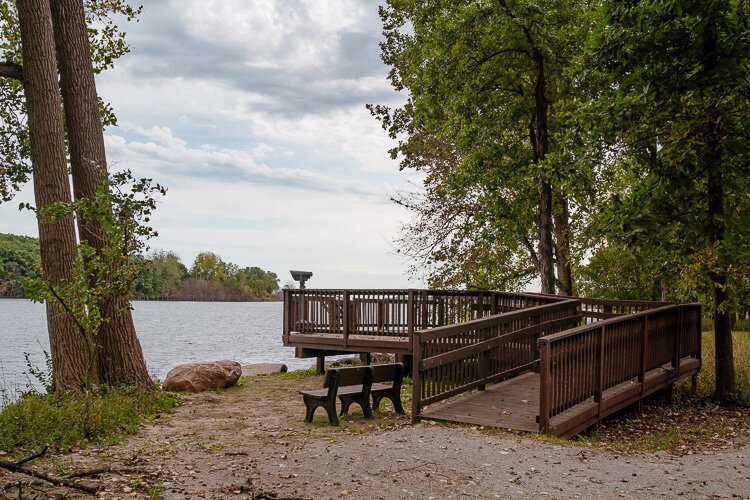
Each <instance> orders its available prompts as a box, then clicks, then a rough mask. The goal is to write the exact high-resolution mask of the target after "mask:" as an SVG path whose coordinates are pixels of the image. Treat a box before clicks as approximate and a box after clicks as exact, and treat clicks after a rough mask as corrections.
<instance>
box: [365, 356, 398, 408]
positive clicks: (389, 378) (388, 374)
mask: <svg viewBox="0 0 750 500" xmlns="http://www.w3.org/2000/svg"><path fill="white" fill-rule="evenodd" d="M372 370H373V373H372V387H371V388H370V394H371V395H372V408H373V409H374V410H376V411H377V410H378V409H379V408H380V402H381V401H382V400H383V398H388V399H390V400H391V402H392V403H393V409H394V410H396V413H398V414H401V415H404V414H405V412H404V407H403V406H401V382H402V380H403V378H404V365H403V364H402V363H390V364H387V365H375V366H373V367H372ZM382 382H393V383H392V384H391V385H386V384H383V383H382Z"/></svg>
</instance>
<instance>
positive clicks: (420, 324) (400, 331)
mask: <svg viewBox="0 0 750 500" xmlns="http://www.w3.org/2000/svg"><path fill="white" fill-rule="evenodd" d="M560 300H562V299H559V298H556V297H554V296H549V297H546V296H540V295H535V294H525V293H505V292H483V291H460V290H459V291H455V290H451V291H447V290H413V289H412V290H320V289H309V290H284V341H285V343H286V344H287V345H291V344H293V342H290V340H291V335H314V334H323V335H326V336H339V337H341V338H342V342H343V344H346V343H347V342H346V340H347V339H348V338H349V337H350V336H352V335H364V336H369V337H376V338H383V339H385V340H398V339H403V341H404V342H408V343H410V342H411V335H412V333H413V332H414V331H415V330H424V329H428V328H435V327H439V326H443V325H450V324H456V323H463V322H466V321H471V320H474V319H477V318H482V317H484V316H489V315H491V314H496V313H498V312H504V311H512V310H517V309H522V308H526V307H533V306H537V305H542V304H551V303H555V302H559V301H560ZM341 347H344V345H342V346H341Z"/></svg>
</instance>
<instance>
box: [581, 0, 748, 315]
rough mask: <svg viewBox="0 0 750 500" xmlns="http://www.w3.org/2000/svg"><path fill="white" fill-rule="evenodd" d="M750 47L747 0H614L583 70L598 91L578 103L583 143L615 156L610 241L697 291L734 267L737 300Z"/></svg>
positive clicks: (743, 254) (608, 187)
mask: <svg viewBox="0 0 750 500" xmlns="http://www.w3.org/2000/svg"><path fill="white" fill-rule="evenodd" d="M748 54H750V21H749V20H748V16H747V4H746V3H745V2H738V1H710V2H687V1H671V2H652V1H645V0H644V1H639V2H627V3H607V4H606V5H605V8H604V9H603V11H602V19H601V25H600V28H599V31H598V33H597V35H596V36H595V37H592V39H591V41H590V43H589V47H588V49H587V52H586V54H585V55H584V56H582V58H581V63H580V66H581V67H580V69H579V72H580V74H581V77H582V81H583V82H585V84H586V85H590V86H591V87H592V88H595V89H596V92H591V93H590V95H589V96H588V97H587V99H584V100H581V101H579V105H578V106H574V107H573V109H574V114H575V115H576V121H577V123H578V124H579V125H580V127H579V128H578V130H579V131H580V132H582V137H584V138H585V140H584V141H583V142H582V146H583V147H584V148H586V149H588V150H589V151H598V152H599V154H600V156H602V157H603V156H607V157H608V161H607V162H604V163H602V164H601V166H600V170H599V171H598V174H599V178H600V179H601V181H602V182H601V183H600V184H601V185H602V187H603V190H602V191H603V193H602V196H600V197H599V200H598V202H599V203H598V205H597V206H596V211H597V212H599V214H600V216H599V217H598V219H599V221H598V224H599V225H600V226H599V227H600V228H601V231H602V233H603V234H605V235H606V236H607V238H608V240H609V244H610V245H611V246H615V247H620V248H627V249H628V250H630V251H632V252H633V254H634V255H636V256H638V257H641V256H646V257H647V258H648V259H650V260H655V259H654V258H653V257H652V256H658V257H659V258H660V259H661V260H662V262H663V263H664V264H669V265H671V267H672V268H673V269H675V271H673V272H674V275H675V276H676V277H677V278H678V279H677V282H676V283H675V285H674V287H673V289H682V291H683V293H686V292H687V293H690V294H691V295H692V296H693V297H694V298H703V299H706V300H708V301H710V300H711V295H710V289H711V280H712V279H715V278H710V276H712V275H714V276H717V275H720V274H726V275H727V277H728V280H729V281H728V283H727V284H726V285H720V286H722V287H724V286H726V287H727V289H728V291H729V292H730V296H731V298H732V303H726V304H722V307H730V308H734V307H736V305H737V303H742V302H743V301H747V288H748V287H747V282H748V274H749V273H750V246H749V245H748V241H750V198H748V196H747V193H748V189H750V162H749V161H748V159H750V147H748V144H750V132H749V130H750V127H749V126H750V114H749V113H748V110H750V97H749V96H750V56H749V55H748ZM717 196H719V197H721V198H723V200H718V198H716V197H717ZM711 199H715V200H718V201H715V202H714V204H713V205H711V203H712V202H711ZM667 256H672V258H671V259H666V258H665V257H667Z"/></svg>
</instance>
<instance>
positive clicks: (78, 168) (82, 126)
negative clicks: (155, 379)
mask: <svg viewBox="0 0 750 500" xmlns="http://www.w3.org/2000/svg"><path fill="white" fill-rule="evenodd" d="M48 1H49V2H50V4H51V7H52V16H53V24H54V31H55V42H56V44H57V56H58V66H59V69H60V77H61V78H60V87H61V89H62V96H63V103H64V105H65V120H66V124H67V129H68V143H69V146H70V164H71V171H72V174H73V192H74V195H75V197H76V199H93V198H94V197H95V196H96V191H97V189H98V188H99V187H100V186H101V185H102V184H103V183H104V182H106V180H107V157H106V153H105V149H104V135H103V130H102V121H101V115H100V114H99V103H98V100H97V93H96V83H95V80H94V71H93V68H92V64H91V49H90V47H89V40H88V36H87V26H86V18H85V14H84V10H83V2H82V1H81V0H48ZM78 227H79V231H80V234H81V239H82V240H84V241H86V242H87V243H88V244H89V245H90V246H91V247H92V248H94V249H95V250H97V251H99V252H101V251H102V250H103V249H104V248H105V246H106V245H107V242H106V241H105V239H104V237H103V231H102V227H101V224H100V223H99V221H96V220H79V226H78ZM102 314H103V317H104V318H106V320H107V321H105V323H104V324H103V325H102V327H101V329H100V331H99V334H98V336H97V339H96V340H97V344H98V350H97V354H98V363H97V365H98V368H99V375H100V378H101V380H102V381H104V382H108V383H110V384H120V383H130V384H138V385H141V386H145V387H152V385H153V383H152V382H151V379H150V377H149V376H148V370H147V369H146V363H145V361H144V359H143V351H142V350H141V345H140V343H139V342H138V337H137V336H136V332H135V326H134V324H133V318H132V315H131V312H130V306H129V303H128V299H127V297H121V296H120V297H111V298H109V299H108V300H107V301H106V302H105V304H104V306H103V311H102Z"/></svg>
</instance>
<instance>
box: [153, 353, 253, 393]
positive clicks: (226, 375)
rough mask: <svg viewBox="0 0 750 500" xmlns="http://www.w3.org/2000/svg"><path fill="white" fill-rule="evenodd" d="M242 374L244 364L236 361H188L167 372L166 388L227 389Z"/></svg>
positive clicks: (169, 389) (178, 389) (171, 389)
mask: <svg viewBox="0 0 750 500" xmlns="http://www.w3.org/2000/svg"><path fill="white" fill-rule="evenodd" d="M241 375H242V365H240V364H239V363H237V362H236V361H229V360H221V361H209V362H206V363H187V364H184V365H178V366H176V367H175V368H173V369H172V370H170V371H169V373H167V378H166V379H165V380H164V389H166V390H168V391H180V392H202V391H210V390H213V389H226V388H227V387H232V386H233V385H234V384H236V383H237V380H239V378H240V376H241Z"/></svg>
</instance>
